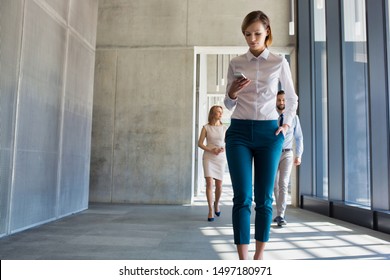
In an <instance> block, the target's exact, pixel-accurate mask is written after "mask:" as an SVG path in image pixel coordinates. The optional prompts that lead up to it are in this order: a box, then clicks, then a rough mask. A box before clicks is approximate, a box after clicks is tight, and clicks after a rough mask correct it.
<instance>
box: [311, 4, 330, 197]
mask: <svg viewBox="0 0 390 280" xmlns="http://www.w3.org/2000/svg"><path fill="white" fill-rule="evenodd" d="M313 14H314V16H313V18H314V68H315V70H314V75H315V76H314V77H315V84H314V86H315V95H314V108H315V110H314V112H315V139H314V141H315V147H316V152H315V153H316V159H317V160H316V176H315V178H316V179H315V180H316V184H315V185H316V189H315V194H316V196H318V197H328V111H327V107H328V89H327V52H326V21H325V0H314V5H313Z"/></svg>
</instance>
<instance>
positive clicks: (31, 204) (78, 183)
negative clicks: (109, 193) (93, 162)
mask: <svg viewBox="0 0 390 280" xmlns="http://www.w3.org/2000/svg"><path fill="white" fill-rule="evenodd" d="M0 7H1V8H0V99H1V102H0V120H1V121H0V153H1V157H0V194H1V196H0V236H2V235H7V234H10V233H13V232H17V231H21V230H23V229H26V228H29V227H32V226H35V225H38V224H42V223H45V222H47V221H51V220H55V219H57V218H59V217H63V216H66V215H69V214H72V213H74V212H78V211H81V210H83V209H86V208H87V207H88V194H89V193H88V187H89V169H90V165H89V163H90V143H91V127H92V98H93V79H94V61H95V42H96V27H97V9H98V1H97V0H84V1H77V0H50V1H49V0H46V1H44V0H26V1H23V0H12V1H11V0H0Z"/></svg>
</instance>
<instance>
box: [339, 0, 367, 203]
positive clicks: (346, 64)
mask: <svg viewBox="0 0 390 280" xmlns="http://www.w3.org/2000/svg"><path fill="white" fill-rule="evenodd" d="M365 5H366V1H365V0H344V1H343V6H342V8H343V27H344V30H343V78H344V79H343V82H344V102H343V103H344V105H343V106H344V135H345V137H344V153H345V154H344V160H345V165H344V166H345V170H344V171H345V201H346V202H349V203H354V204H359V205H363V206H370V171H369V162H370V154H369V141H368V139H369V133H368V132H369V126H368V100H367V98H368V80H367V42H366V28H365V27H366V22H365V21H366V18H365Z"/></svg>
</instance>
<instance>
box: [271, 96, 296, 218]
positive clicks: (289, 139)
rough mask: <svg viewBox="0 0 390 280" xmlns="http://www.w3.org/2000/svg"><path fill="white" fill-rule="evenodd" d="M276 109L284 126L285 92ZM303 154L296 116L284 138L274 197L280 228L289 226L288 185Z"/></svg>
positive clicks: (277, 99) (278, 99)
mask: <svg viewBox="0 0 390 280" xmlns="http://www.w3.org/2000/svg"><path fill="white" fill-rule="evenodd" d="M276 109H277V111H278V113H279V116H280V117H279V126H281V125H283V121H284V110H285V93H284V91H283V90H280V91H279V92H278V95H277V97H276ZM294 140H295V159H294V153H293V144H294V143H293V142H294ZM302 154H303V134H302V129H301V124H300V122H299V117H298V115H295V117H294V119H293V121H292V123H291V126H290V127H289V129H288V130H287V133H286V135H285V137H284V142H283V148H282V156H281V157H280V161H279V166H278V172H277V174H276V178H275V187H274V195H275V201H276V212H277V215H276V217H275V218H274V222H276V224H277V225H278V226H283V225H287V221H286V219H285V214H286V206H287V192H288V184H289V182H290V175H291V170H292V166H293V164H294V165H296V166H298V165H300V164H301V158H302Z"/></svg>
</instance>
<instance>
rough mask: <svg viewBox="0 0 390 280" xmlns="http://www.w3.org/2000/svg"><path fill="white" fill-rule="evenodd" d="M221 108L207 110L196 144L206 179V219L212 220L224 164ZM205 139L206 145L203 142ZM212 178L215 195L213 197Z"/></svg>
mask: <svg viewBox="0 0 390 280" xmlns="http://www.w3.org/2000/svg"><path fill="white" fill-rule="evenodd" d="M222 114H223V109H222V107H221V106H219V105H215V106H212V107H211V108H210V111H209V117H208V123H207V124H206V125H204V126H203V128H202V131H201V133H200V136H199V140H198V146H199V148H201V149H202V150H204V153H203V171H204V177H205V180H206V197H207V203H208V208H209V213H208V216H207V220H208V221H209V222H213V221H214V219H215V218H214V214H215V216H217V217H219V216H220V215H221V211H220V209H219V200H220V198H221V194H222V180H223V174H224V172H225V166H226V155H225V132H226V129H227V127H226V126H225V125H223V124H222V122H221V118H222ZM205 140H206V145H205V144H204V142H205ZM213 180H214V182H215V195H214V199H213Z"/></svg>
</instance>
